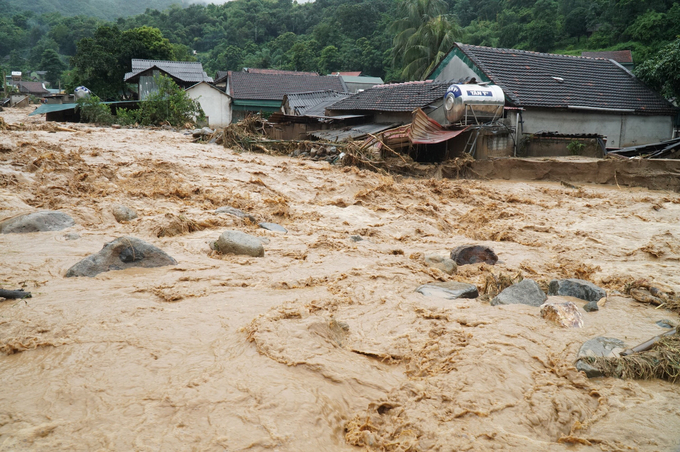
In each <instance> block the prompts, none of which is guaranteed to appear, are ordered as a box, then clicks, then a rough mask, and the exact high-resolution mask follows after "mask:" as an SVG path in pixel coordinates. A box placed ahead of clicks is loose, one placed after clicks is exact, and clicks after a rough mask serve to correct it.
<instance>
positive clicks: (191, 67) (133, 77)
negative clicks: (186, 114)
mask: <svg viewBox="0 0 680 452" xmlns="http://www.w3.org/2000/svg"><path fill="white" fill-rule="evenodd" d="M160 74H163V75H165V76H168V77H170V78H172V80H173V81H174V82H175V83H177V85H179V86H181V87H182V88H185V89H186V88H189V87H191V86H194V85H195V84H197V83H200V82H207V83H212V81H213V79H212V77H209V76H208V74H206V73H205V72H204V71H203V65H202V64H201V63H198V62H189V61H161V60H139V59H133V60H132V71H131V72H128V73H126V74H125V83H131V84H137V86H138V89H137V96H138V99H139V100H145V99H146V98H147V97H148V96H149V94H151V93H153V92H155V91H156V90H157V89H158V87H157V86H156V82H155V80H154V77H157V76H158V75H160Z"/></svg>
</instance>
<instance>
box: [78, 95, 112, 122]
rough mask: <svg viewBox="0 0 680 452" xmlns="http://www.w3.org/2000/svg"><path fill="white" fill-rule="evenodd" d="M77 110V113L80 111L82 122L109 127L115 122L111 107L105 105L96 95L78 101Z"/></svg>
mask: <svg viewBox="0 0 680 452" xmlns="http://www.w3.org/2000/svg"><path fill="white" fill-rule="evenodd" d="M76 109H77V111H80V121H81V122H90V123H94V124H100V125H109V124H113V122H114V117H113V115H112V114H111V109H110V108H109V106H108V105H106V104H103V103H102V102H101V99H99V97H97V96H95V95H91V96H88V97H85V98H82V99H78V107H77V108H76Z"/></svg>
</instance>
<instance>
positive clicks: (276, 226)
mask: <svg viewBox="0 0 680 452" xmlns="http://www.w3.org/2000/svg"><path fill="white" fill-rule="evenodd" d="M258 226H260V227H261V228H262V229H266V230H268V231H272V232H283V233H284V234H286V233H288V229H286V228H284V227H283V226H281V225H280V224H276V223H260V224H259V225H258Z"/></svg>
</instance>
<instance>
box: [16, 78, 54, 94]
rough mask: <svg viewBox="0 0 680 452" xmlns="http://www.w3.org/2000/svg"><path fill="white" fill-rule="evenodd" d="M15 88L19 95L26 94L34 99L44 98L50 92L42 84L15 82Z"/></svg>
mask: <svg viewBox="0 0 680 452" xmlns="http://www.w3.org/2000/svg"><path fill="white" fill-rule="evenodd" d="M15 86H16V87H17V89H18V90H19V92H20V93H21V94H28V95H31V96H35V97H45V96H48V95H49V94H50V92H49V91H48V90H47V88H45V85H44V84H43V83H42V82H23V81H22V82H16V83H15Z"/></svg>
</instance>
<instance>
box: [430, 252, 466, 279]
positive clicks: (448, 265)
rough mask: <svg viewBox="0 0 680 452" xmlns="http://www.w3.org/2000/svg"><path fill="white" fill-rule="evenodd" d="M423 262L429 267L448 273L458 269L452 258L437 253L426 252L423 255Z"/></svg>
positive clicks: (451, 273)
mask: <svg viewBox="0 0 680 452" xmlns="http://www.w3.org/2000/svg"><path fill="white" fill-rule="evenodd" d="M425 263H426V264H427V265H429V266H430V267H434V268H438V269H439V270H441V271H443V272H444V273H448V274H449V275H453V274H454V273H456V271H458V265H456V263H455V262H454V261H453V259H449V258H447V257H443V256H439V255H437V254H428V255H427V256H425Z"/></svg>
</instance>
